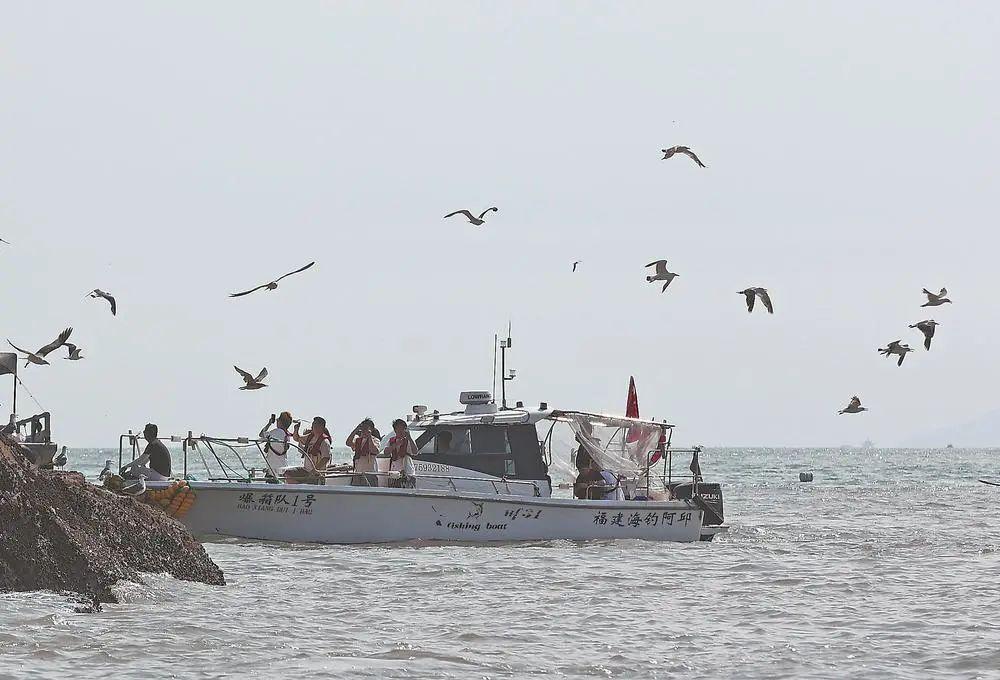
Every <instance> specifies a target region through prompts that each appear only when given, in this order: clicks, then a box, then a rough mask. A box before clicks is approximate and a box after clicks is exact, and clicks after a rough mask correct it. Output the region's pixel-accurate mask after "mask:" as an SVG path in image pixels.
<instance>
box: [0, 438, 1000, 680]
mask: <svg viewBox="0 0 1000 680" xmlns="http://www.w3.org/2000/svg"><path fill="white" fill-rule="evenodd" d="M70 454H71V455H70V460H71V465H70V467H76V468H77V469H80V470H82V471H84V472H85V473H87V474H88V475H91V476H92V475H94V474H96V473H97V471H98V470H100V468H101V467H102V466H103V464H104V460H105V459H106V458H114V459H115V462H116V463H117V450H115V451H113V452H110V451H108V452H105V451H95V450H90V451H76V452H74V451H71V452H70ZM702 466H703V471H704V473H705V476H706V478H707V479H709V480H713V481H714V480H718V481H721V482H722V484H723V490H724V494H725V506H726V518H727V521H728V522H729V523H730V524H731V525H732V530H731V531H730V532H729V534H727V535H724V536H722V537H720V538H718V539H717V540H716V541H715V542H713V543H695V544H676V543H651V542H643V541H631V540H627V541H591V542H573V541H535V542H529V543H517V544H505V545H493V546H473V545H441V544H405V545H393V546H321V545H284V544H278V543H266V542H258V541H240V540H221V541H216V542H211V543H208V544H207V545H206V549H207V550H208V552H209V554H210V555H211V556H212V558H213V559H214V560H215V561H216V562H217V563H218V564H219V566H221V567H222V569H223V570H224V571H225V573H226V578H227V580H228V585H227V586H225V587H211V586H204V585H200V584H192V583H184V582H179V581H175V580H173V579H171V578H169V577H166V576H162V575H148V576H146V577H145V578H144V582H143V583H142V584H124V585H122V586H121V588H120V589H119V592H120V594H121V599H122V602H121V604H117V605H107V606H105V607H104V609H103V611H101V612H99V613H93V614H78V613H74V602H72V601H71V600H70V599H68V598H65V597H62V596H59V595H55V594H50V593H27V594H25V593H19V594H3V595H0V677H3V678H24V679H27V678H40V679H45V680H56V679H57V678H66V677H76V678H80V677H105V676H107V677H114V678H141V679H142V680H148V679H149V678H154V677H155V678H222V677H236V676H246V677H261V678H310V677H352V678H366V677H371V678H423V677H433V678H439V677H443V678H508V677H512V678H513V677H529V676H536V675H547V676H552V677H559V678H593V677H621V678H673V677H677V678H685V679H690V678H727V677H733V678H781V677H784V678H821V677H826V678H846V677H851V678H917V677H929V676H934V677H960V678H974V677H1000V615H998V612H1000V521H998V518H997V515H998V513H1000V487H991V486H987V485H984V484H980V483H978V482H977V481H976V480H977V479H978V478H979V477H990V476H1000V462H998V460H997V451H995V450H960V449H946V450H880V449H868V450H859V449H854V450H840V449H767V448H752V449H718V450H712V449H709V450H706V451H705V452H704V453H703V454H702ZM679 467H681V468H683V466H682V465H681V466H679ZM800 471H811V472H813V473H814V474H815V481H814V482H812V483H800V482H799V481H798V478H799V474H798V473H799V472H800ZM401 519H402V518H401Z"/></svg>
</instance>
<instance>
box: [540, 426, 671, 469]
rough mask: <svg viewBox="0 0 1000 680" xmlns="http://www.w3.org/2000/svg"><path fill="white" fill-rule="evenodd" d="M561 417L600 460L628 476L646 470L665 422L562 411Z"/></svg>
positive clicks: (600, 462) (604, 466)
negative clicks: (662, 423) (656, 422)
mask: <svg viewBox="0 0 1000 680" xmlns="http://www.w3.org/2000/svg"><path fill="white" fill-rule="evenodd" d="M557 417H558V419H559V420H561V421H563V422H565V423H568V424H569V426H570V427H571V428H572V429H573V433H574V434H575V435H576V441H577V442H579V443H580V444H582V445H583V447H584V448H585V449H586V451H587V453H589V454H590V456H591V458H593V459H594V460H595V461H596V462H597V464H598V465H599V466H600V467H601V468H602V469H604V470H611V471H612V472H615V473H617V474H621V475H625V476H627V477H638V476H641V475H643V474H644V472H645V470H646V464H647V461H648V460H649V455H650V453H651V452H653V451H655V450H656V446H657V444H658V443H659V441H660V433H661V432H662V430H663V428H664V427H666V426H665V425H658V424H655V423H649V422H645V421H635V420H630V419H625V418H615V417H611V416H601V415H596V414H589V413H579V412H570V411H562V412H559V413H558V416H557Z"/></svg>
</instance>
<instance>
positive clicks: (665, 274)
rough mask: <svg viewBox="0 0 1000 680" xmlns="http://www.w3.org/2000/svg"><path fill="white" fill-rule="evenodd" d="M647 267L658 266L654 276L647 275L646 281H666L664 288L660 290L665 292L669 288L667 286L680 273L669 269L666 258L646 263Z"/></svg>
mask: <svg viewBox="0 0 1000 680" xmlns="http://www.w3.org/2000/svg"><path fill="white" fill-rule="evenodd" d="M646 266H647V267H656V271H655V273H654V274H653V275H652V276H647V277H646V283H652V282H653V281H664V282H665V283H664V284H663V288H661V289H660V292H661V293H663V292H665V291H666V290H667V286H669V285H670V282H671V281H673V280H674V279H676V278H677V277H678V276H680V274H676V273H674V272H671V271H667V261H666V260H656V261H655V262H650V263H649V264H647V265H646Z"/></svg>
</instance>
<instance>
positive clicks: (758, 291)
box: [737, 288, 774, 314]
mask: <svg viewBox="0 0 1000 680" xmlns="http://www.w3.org/2000/svg"><path fill="white" fill-rule="evenodd" d="M737 293H738V294H739V295H743V296H744V297H746V299H747V313H750V312H752V311H753V303H754V301H755V300H756V299H757V298H760V301H761V302H762V303H763V304H764V308H765V309H767V313H768V314H774V307H773V306H771V296H770V295H768V294H767V289H766V288H746V289H744V290H741V291H737Z"/></svg>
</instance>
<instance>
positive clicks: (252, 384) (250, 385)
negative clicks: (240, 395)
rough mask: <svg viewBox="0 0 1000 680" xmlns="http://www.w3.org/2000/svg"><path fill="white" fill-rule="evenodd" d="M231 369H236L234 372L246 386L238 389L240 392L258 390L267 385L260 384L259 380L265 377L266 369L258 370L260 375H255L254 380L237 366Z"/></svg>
mask: <svg viewBox="0 0 1000 680" xmlns="http://www.w3.org/2000/svg"><path fill="white" fill-rule="evenodd" d="M233 368H235V369H236V372H237V373H239V374H240V376H241V377H242V378H243V382H245V383H246V385H244V386H243V387H241V388H240V389H241V390H259V389H260V388H262V387H267V385H265V384H264V383H262V382H261V380H263V379H264V378H266V377H267V369H266V368H262V369H260V373H258V374H257V377H256V378H255V377H253V376H252V375H250V374H249V373H247V372H246V371H244V370H243V369H242V368H240V367H239V366H233Z"/></svg>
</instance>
